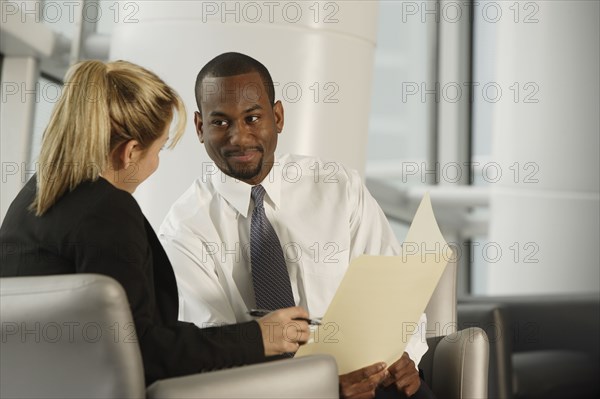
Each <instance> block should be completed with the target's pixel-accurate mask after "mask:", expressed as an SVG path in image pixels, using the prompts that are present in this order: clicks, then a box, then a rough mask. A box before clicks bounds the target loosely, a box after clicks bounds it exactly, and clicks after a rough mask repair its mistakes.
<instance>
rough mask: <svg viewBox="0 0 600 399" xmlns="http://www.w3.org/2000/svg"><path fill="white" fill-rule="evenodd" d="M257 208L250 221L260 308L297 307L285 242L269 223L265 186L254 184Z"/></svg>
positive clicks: (253, 277) (253, 262) (251, 258)
mask: <svg viewBox="0 0 600 399" xmlns="http://www.w3.org/2000/svg"><path fill="white" fill-rule="evenodd" d="M251 196H252V199H253V200H254V210H253V211H252V221H251V223H250V262H251V265H252V281H253V284H254V296H255V298H256V307H257V308H260V309H267V310H276V309H281V308H287V307H290V306H294V305H295V303H294V295H293V294H292V287H291V284H290V276H289V274H288V270H287V266H286V265H285V258H284V256H283V250H282V249H281V243H280V242H279V238H277V234H276V233H275V230H274V229H273V226H271V223H269V219H267V215H266V214H265V208H264V206H263V199H264V197H265V189H264V188H263V186H261V185H258V186H254V187H252V194H251Z"/></svg>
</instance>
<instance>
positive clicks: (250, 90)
mask: <svg viewBox="0 0 600 399" xmlns="http://www.w3.org/2000/svg"><path fill="white" fill-rule="evenodd" d="M200 103H201V106H202V115H200V113H199V112H196V113H195V115H194V123H195V125H196V132H197V133H198V136H199V137H200V141H201V142H202V143H204V147H205V148H206V152H207V153H208V155H209V156H210V158H211V159H212V160H213V161H214V162H215V163H216V164H217V166H218V167H219V169H221V170H222V171H223V172H224V173H225V174H227V175H229V176H231V177H235V178H236V179H239V180H241V181H244V182H246V183H248V184H258V183H260V182H261V181H262V180H263V179H264V178H265V176H267V175H268V174H269V171H270V170H271V167H272V166H273V162H274V154H275V148H276V147H277V135H278V134H279V133H280V132H281V130H282V129H283V106H282V105H281V102H279V101H277V102H276V103H275V105H274V106H271V104H270V102H269V98H268V95H267V91H266V90H265V88H264V85H263V82H262V80H261V78H260V75H259V74H258V73H257V72H251V73H246V74H242V75H235V76H229V77H223V78H214V77H210V76H208V77H206V78H204V80H203V82H202V98H201V99H200Z"/></svg>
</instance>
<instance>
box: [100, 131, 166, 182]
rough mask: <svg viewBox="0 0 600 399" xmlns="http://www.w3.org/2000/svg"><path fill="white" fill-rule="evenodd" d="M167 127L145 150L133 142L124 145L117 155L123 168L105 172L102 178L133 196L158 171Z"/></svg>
mask: <svg viewBox="0 0 600 399" xmlns="http://www.w3.org/2000/svg"><path fill="white" fill-rule="evenodd" d="M169 127H170V123H169V124H167V126H166V127H165V130H164V131H163V132H162V134H161V135H160V137H159V138H157V139H156V140H154V142H153V143H152V144H151V145H150V146H149V147H147V148H146V149H142V148H141V146H140V145H139V143H138V142H137V141H135V140H130V141H129V142H127V143H125V145H124V146H123V148H122V149H121V150H120V151H121V153H120V155H119V157H120V158H121V161H122V165H124V166H123V167H122V168H120V169H111V170H110V171H106V172H104V173H102V176H103V177H104V178H105V179H107V180H108V181H110V182H111V183H112V184H113V185H114V186H115V187H117V188H119V189H121V190H125V191H127V192H129V193H132V194H133V192H134V191H135V189H136V188H137V187H138V186H139V185H140V184H142V182H143V181H144V180H146V179H147V178H148V177H150V175H152V173H154V172H155V171H156V169H158V163H159V153H160V150H161V149H162V148H163V147H164V146H165V144H166V142H167V140H168V139H169Z"/></svg>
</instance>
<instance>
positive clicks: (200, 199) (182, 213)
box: [159, 177, 214, 235]
mask: <svg viewBox="0 0 600 399" xmlns="http://www.w3.org/2000/svg"><path fill="white" fill-rule="evenodd" d="M213 193H214V188H213V186H212V183H211V182H210V181H206V180H205V179H203V178H202V177H198V178H197V179H195V180H194V181H193V182H192V184H191V185H190V186H189V187H188V188H187V189H186V190H185V191H184V192H183V194H181V196H179V198H178V199H177V200H176V201H175V202H174V203H173V205H171V208H170V209H169V211H168V212H167V216H166V217H165V219H164V220H163V223H162V224H161V226H160V229H159V234H160V235H162V234H171V233H174V232H176V231H177V230H178V229H180V228H181V227H182V226H183V225H185V224H186V223H188V221H189V220H190V219H195V218H197V216H198V215H201V214H202V212H203V209H204V208H206V207H207V206H208V203H209V202H210V198H211V197H212V194H213Z"/></svg>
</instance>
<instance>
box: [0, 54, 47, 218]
mask: <svg viewBox="0 0 600 399" xmlns="http://www.w3.org/2000/svg"><path fill="white" fill-rule="evenodd" d="M38 78H39V62H38V61H37V60H36V59H35V58H34V57H5V58H4V59H3V61H2V79H1V80H2V92H1V96H2V99H1V105H0V131H1V132H2V134H0V143H1V145H0V154H1V159H0V164H1V166H2V172H1V177H2V182H1V183H0V186H1V187H2V190H1V193H0V222H1V221H2V220H4V215H5V214H6V211H7V210H8V207H9V206H10V204H11V202H12V201H13V199H14V198H15V196H16V195H17V194H18V193H19V191H20V190H21V188H22V187H23V185H24V184H25V183H26V182H27V180H28V179H29V178H30V177H31V175H32V174H33V170H32V169H33V167H32V166H31V165H29V164H28V162H29V152H30V146H31V135H32V132H33V120H34V119H33V117H34V111H35V106H36V103H37V101H38V99H39V95H40V94H39V92H38V91H37V90H36V84H37V81H38Z"/></svg>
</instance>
